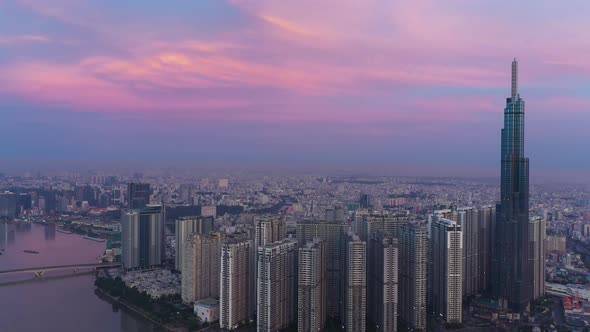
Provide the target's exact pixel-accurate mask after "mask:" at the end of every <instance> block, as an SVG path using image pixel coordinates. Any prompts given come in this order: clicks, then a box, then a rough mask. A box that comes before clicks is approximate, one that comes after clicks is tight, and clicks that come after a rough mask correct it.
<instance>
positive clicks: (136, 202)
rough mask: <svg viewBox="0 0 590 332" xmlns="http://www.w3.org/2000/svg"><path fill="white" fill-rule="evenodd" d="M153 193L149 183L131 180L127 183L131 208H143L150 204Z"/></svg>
mask: <svg viewBox="0 0 590 332" xmlns="http://www.w3.org/2000/svg"><path fill="white" fill-rule="evenodd" d="M151 195H152V190H151V189H150V184H149V183H139V182H131V183H129V184H128V185H127V201H128V203H129V205H128V207H129V208H130V209H143V208H144V207H146V206H147V205H148V204H150V196H151Z"/></svg>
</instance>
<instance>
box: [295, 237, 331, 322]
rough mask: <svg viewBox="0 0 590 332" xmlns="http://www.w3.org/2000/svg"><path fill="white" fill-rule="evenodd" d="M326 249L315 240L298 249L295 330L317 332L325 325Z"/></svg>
mask: <svg viewBox="0 0 590 332" xmlns="http://www.w3.org/2000/svg"><path fill="white" fill-rule="evenodd" d="M325 249H326V247H325V241H324V240H321V239H319V238H316V239H315V240H314V241H312V242H307V243H306V244H305V245H304V246H303V247H301V248H299V260H298V266H299V268H298V270H299V272H298V279H297V280H298V286H297V295H298V301H297V305H298V310H297V330H298V331H300V332H311V331H313V332H317V331H321V330H322V329H323V328H324V325H325V323H326V259H327V256H326V250H325Z"/></svg>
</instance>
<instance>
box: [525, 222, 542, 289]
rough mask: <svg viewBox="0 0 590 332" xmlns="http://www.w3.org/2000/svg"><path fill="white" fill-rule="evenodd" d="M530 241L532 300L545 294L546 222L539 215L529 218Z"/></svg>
mask: <svg viewBox="0 0 590 332" xmlns="http://www.w3.org/2000/svg"><path fill="white" fill-rule="evenodd" d="M529 227H530V228H529V232H530V234H529V240H530V242H531V245H530V250H531V251H532V252H531V253H530V254H531V256H530V257H531V263H530V264H531V267H532V268H533V300H534V299H538V298H540V297H542V296H544V295H545V237H546V222H545V219H543V218H541V217H534V218H531V220H530V223H529Z"/></svg>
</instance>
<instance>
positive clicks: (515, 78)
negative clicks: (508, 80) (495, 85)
mask: <svg viewBox="0 0 590 332" xmlns="http://www.w3.org/2000/svg"><path fill="white" fill-rule="evenodd" d="M511 96H512V99H513V100H514V99H515V98H516V97H517V96H518V62H517V61H516V58H514V61H512V95H511Z"/></svg>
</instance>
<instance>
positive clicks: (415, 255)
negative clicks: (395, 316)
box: [398, 222, 428, 331]
mask: <svg viewBox="0 0 590 332" xmlns="http://www.w3.org/2000/svg"><path fill="white" fill-rule="evenodd" d="M427 246H428V231H427V227H426V224H424V223H422V222H412V223H405V224H402V225H401V226H400V235H399V265H400V269H399V301H398V303H399V304H398V308H399V310H398V311H399V317H400V320H401V321H402V323H403V324H404V325H405V326H406V327H407V328H408V329H411V330H414V331H425V330H426V293H427V291H426V288H427V285H426V280H427V273H426V272H427V266H426V262H427Z"/></svg>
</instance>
